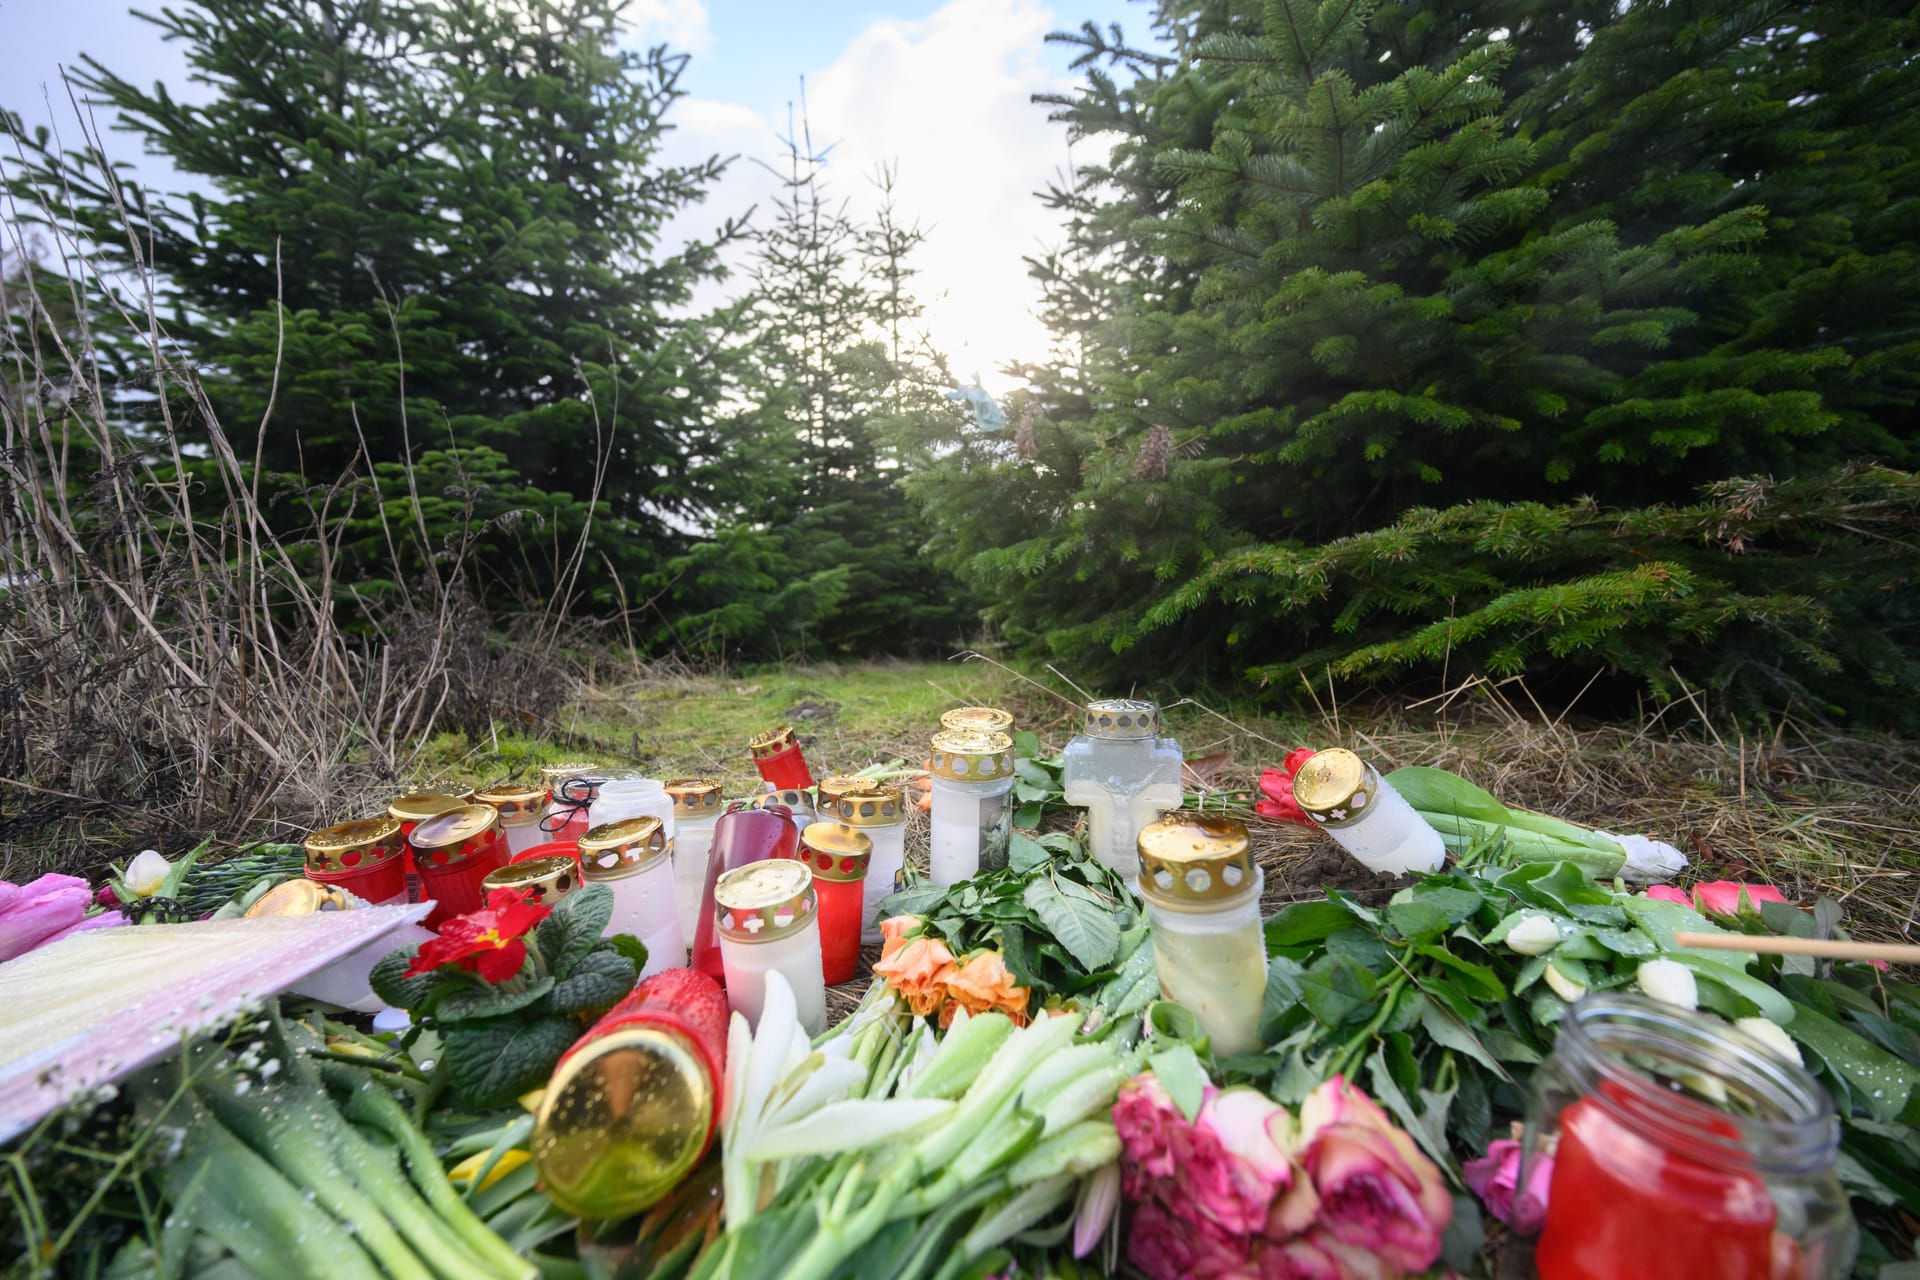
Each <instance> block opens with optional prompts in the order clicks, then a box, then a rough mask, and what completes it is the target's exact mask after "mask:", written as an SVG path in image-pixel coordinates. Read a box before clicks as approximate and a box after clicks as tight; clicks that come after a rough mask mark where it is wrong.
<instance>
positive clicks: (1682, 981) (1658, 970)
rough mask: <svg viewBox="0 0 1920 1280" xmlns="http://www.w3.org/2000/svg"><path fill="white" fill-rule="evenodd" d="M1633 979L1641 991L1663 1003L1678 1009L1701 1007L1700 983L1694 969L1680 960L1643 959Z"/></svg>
mask: <svg viewBox="0 0 1920 1280" xmlns="http://www.w3.org/2000/svg"><path fill="white" fill-rule="evenodd" d="M1633 980H1634V982H1635V983H1637V984H1638V985H1639V987H1640V990H1641V991H1643V992H1645V993H1646V994H1647V995H1649V996H1651V997H1652V998H1653V999H1655V1000H1658V1001H1660V1002H1661V1003H1663V1004H1670V1005H1672V1006H1674V1007H1675V1008H1676V1009H1698V1008H1699V1007H1700V984H1699V983H1698V982H1696V981H1694V977H1693V970H1691V969H1689V968H1687V966H1685V965H1683V964H1681V963H1680V962H1679V961H1678V960H1643V961H1641V962H1640V968H1639V969H1637V970H1636V971H1635V972H1634V976H1633Z"/></svg>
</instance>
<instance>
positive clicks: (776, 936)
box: [713, 859, 827, 1036]
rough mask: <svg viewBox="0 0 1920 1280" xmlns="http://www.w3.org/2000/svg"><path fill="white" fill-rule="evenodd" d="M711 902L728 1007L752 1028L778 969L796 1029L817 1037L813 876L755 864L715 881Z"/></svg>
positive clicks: (819, 991) (786, 864)
mask: <svg viewBox="0 0 1920 1280" xmlns="http://www.w3.org/2000/svg"><path fill="white" fill-rule="evenodd" d="M713 901H714V908H713V910H714V926H715V931H716V932H717V933H718V934H719V935H720V961H721V964H722V966H723V967H724V968H725V970H726V975H727V1004H728V1005H729V1006H730V1007H731V1008H732V1009H733V1011H734V1012H735V1013H737V1014H739V1015H740V1016H741V1017H743V1018H745V1019H746V1020H747V1022H748V1023H749V1024H750V1025H751V1026H753V1027H755V1028H756V1029H757V1028H758V1026H759V1024H760V1013H761V1011H762V1010H763V1009H764V1008H766V1001H767V975H768V974H769V973H772V972H774V971H775V970H778V971H779V973H780V976H781V977H783V978H785V979H786V980H787V985H788V986H790V987H792V988H793V1000H794V1008H795V1012H796V1013H797V1014H798V1015H799V1018H800V1025H801V1026H802V1027H804V1028H806V1032H807V1034H808V1035H810V1036H817V1035H820V1034H821V1033H822V1032H824V1031H825V1030H826V1029H827V983H826V977H825V972H824V970H823V968H822V963H821V958H820V917H819V899H818V898H817V897H816V896H815V894H814V889H813V872H812V871H811V870H809V869H808V867H807V865H806V864H805V863H803V862H797V861H793V860H791V859H781V860H779V861H776V862H756V863H753V864H751V865H749V866H745V867H741V868H739V869H738V870H735V871H729V872H727V873H726V874H724V875H722V876H721V877H720V881H719V883H718V884H716V885H715V886H714V890H713Z"/></svg>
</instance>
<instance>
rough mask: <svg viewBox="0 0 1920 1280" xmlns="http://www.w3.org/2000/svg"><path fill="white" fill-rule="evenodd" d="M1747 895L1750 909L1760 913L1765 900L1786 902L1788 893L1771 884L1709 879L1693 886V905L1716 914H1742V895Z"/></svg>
mask: <svg viewBox="0 0 1920 1280" xmlns="http://www.w3.org/2000/svg"><path fill="white" fill-rule="evenodd" d="M1742 893H1745V894H1746V895H1747V902H1748V903H1749V910H1750V911H1751V912H1753V913H1758V912H1759V910H1760V904H1761V903H1763V902H1781V903H1784V902H1786V900H1787V898H1786V895H1785V894H1783V893H1781V892H1780V891H1779V890H1778V889H1776V888H1774V887H1773V886H1772V885H1770V884H1742V883H1740V882H1739V881H1737V880H1709V881H1708V882H1707V883H1705V884H1696V885H1695V886H1693V905H1694V907H1695V908H1696V909H1698V910H1700V911H1710V912H1712V913H1713V914H1714V915H1716V916H1737V915H1739V914H1740V895H1741V894H1742Z"/></svg>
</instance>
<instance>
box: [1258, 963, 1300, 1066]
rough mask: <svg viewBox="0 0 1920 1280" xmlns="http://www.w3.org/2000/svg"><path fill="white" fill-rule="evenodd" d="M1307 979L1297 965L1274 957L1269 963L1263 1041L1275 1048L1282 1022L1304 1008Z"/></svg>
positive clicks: (1262, 1010)
mask: <svg viewBox="0 0 1920 1280" xmlns="http://www.w3.org/2000/svg"><path fill="white" fill-rule="evenodd" d="M1306 975H1307V971H1306V970H1305V969H1302V968H1301V967H1300V966H1299V965H1298V964H1296V963H1295V962H1294V961H1292V960H1289V959H1287V958H1286V957H1285V956H1274V957H1272V958H1270V959H1269V960H1268V961H1267V989H1266V994H1265V995H1264V996H1263V997H1262V998H1261V1001H1260V1038H1261V1039H1262V1040H1264V1041H1266V1042H1267V1043H1269V1044H1271V1043H1272V1042H1273V1041H1274V1039H1275V1038H1276V1037H1277V1036H1278V1034H1279V1027H1280V1021H1281V1019H1282V1018H1284V1017H1286V1015H1288V1014H1289V1013H1292V1012H1293V1011H1294V1010H1296V1009H1298V1008H1299V1007H1300V983H1301V980H1302V979H1304V978H1305V977H1306Z"/></svg>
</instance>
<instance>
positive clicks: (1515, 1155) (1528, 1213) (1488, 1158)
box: [1460, 1138, 1553, 1235]
mask: <svg viewBox="0 0 1920 1280" xmlns="http://www.w3.org/2000/svg"><path fill="white" fill-rule="evenodd" d="M1460 1172H1461V1173H1463V1174H1465V1175H1466V1179H1467V1186H1469V1187H1471V1188H1472V1189H1473V1194H1475V1195H1477V1196H1479V1197H1480V1202H1481V1203H1482V1204H1484V1205H1486V1206H1487V1212H1488V1213H1490V1214H1492V1215H1493V1216H1494V1217H1496V1218H1498V1219H1499V1220H1500V1221H1502V1222H1506V1223H1511V1224H1512V1225H1513V1228H1514V1230H1516V1231H1518V1232H1520V1233H1521V1234H1522V1235H1532V1234H1533V1233H1534V1232H1535V1231H1536V1230H1538V1229H1539V1227H1540V1224H1541V1222H1542V1221H1544V1220H1545V1217H1546V1211H1547V1185H1548V1183H1549V1181H1550V1180H1551V1179H1552V1177H1553V1158H1552V1157H1551V1156H1546V1155H1539V1156H1536V1157H1534V1161H1533V1166H1532V1168H1530V1169H1528V1170H1527V1186H1526V1189H1525V1190H1524V1191H1520V1189H1519V1184H1520V1144H1519V1143H1518V1142H1515V1141H1514V1140H1513V1139H1512V1138H1496V1139H1494V1140H1493V1141H1492V1142H1490V1143H1488V1144H1487V1154H1486V1155H1484V1156H1482V1157H1480V1158H1479V1159H1478V1160H1469V1161H1467V1162H1466V1163H1465V1164H1463V1165H1461V1166H1460ZM1516 1192H1517V1193H1518V1194H1516Z"/></svg>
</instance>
